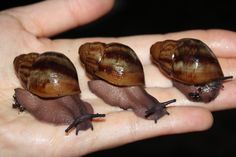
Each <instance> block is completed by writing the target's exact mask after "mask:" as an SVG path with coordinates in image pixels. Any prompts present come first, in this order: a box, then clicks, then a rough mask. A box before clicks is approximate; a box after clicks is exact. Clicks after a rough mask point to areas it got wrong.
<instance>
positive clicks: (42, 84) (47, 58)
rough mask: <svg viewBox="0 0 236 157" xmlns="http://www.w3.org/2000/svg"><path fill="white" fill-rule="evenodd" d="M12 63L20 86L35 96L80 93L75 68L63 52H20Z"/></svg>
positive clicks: (47, 96) (58, 95)
mask: <svg viewBox="0 0 236 157" xmlns="http://www.w3.org/2000/svg"><path fill="white" fill-rule="evenodd" d="M13 63H14V68H15V72H16V75H17V77H18V78H19V79H20V82H21V84H22V86H23V87H24V88H25V89H27V90H28V91H30V92H31V93H33V94H35V95H37V96H40V97H44V98H51V97H60V96H66V95H72V94H75V93H80V88H79V83H78V76H77V72H76V69H75V67H74V65H73V63H72V62H71V61H70V60H69V59H68V58H67V57H66V56H65V55H64V54H61V53H58V52H45V53H42V54H38V53H29V54H22V55H19V56H17V57H16V58H15V59H14V62H13Z"/></svg>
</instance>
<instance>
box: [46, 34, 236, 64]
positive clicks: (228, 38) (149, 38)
mask: <svg viewBox="0 0 236 157" xmlns="http://www.w3.org/2000/svg"><path fill="white" fill-rule="evenodd" d="M180 38H196V39H200V40H202V41H203V42H205V43H206V44H207V45H209V47H210V48H211V49H212V50H213V52H214V53H215V54H216V55H217V57H222V58H236V53H235V51H236V33H235V32H231V31H227V30H192V31H183V32H178V33H170V34H164V35H140V36H129V37H120V38H83V39H77V40H55V41H54V42H53V44H51V43H50V45H49V46H53V49H56V50H59V51H62V52H71V54H72V55H75V56H77V55H78V53H77V52H78V49H79V46H80V45H81V44H84V43H85V42H94V41H100V42H105V43H110V42H120V43H123V44H126V45H128V46H130V47H131V48H132V49H133V50H134V51H135V52H136V53H137V55H138V57H139V58H140V60H141V62H142V64H150V63H151V60H150V47H151V45H152V44H154V43H155V42H157V41H162V40H167V39H180ZM51 48H52V47H51Z"/></svg>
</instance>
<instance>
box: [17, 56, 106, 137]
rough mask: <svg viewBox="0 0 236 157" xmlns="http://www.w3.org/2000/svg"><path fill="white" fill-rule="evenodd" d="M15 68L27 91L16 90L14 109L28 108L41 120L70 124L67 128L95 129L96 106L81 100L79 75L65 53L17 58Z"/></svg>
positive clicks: (77, 129)
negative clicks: (91, 120) (94, 107)
mask: <svg viewBox="0 0 236 157" xmlns="http://www.w3.org/2000/svg"><path fill="white" fill-rule="evenodd" d="M13 64H14V68H15V72H16V75H17V77H18V78H19V80H20V82H21V84H22V86H23V88H24V89H20V88H16V89H15V95H14V99H15V103H14V104H13V108H19V110H20V111H23V110H24V109H26V110H27V111H28V112H30V113H31V114H32V115H33V116H34V117H35V118H37V119H38V120H41V121H44V122H48V123H53V124H70V126H69V127H68V128H67V129H66V132H68V131H69V130H70V129H71V128H73V127H76V134H78V131H79V130H87V129H88V128H92V124H91V122H90V119H92V118H94V117H99V116H101V117H102V116H104V115H102V114H93V108H92V106H91V105H90V104H89V103H87V102H84V101H82V100H80V88H79V82H78V76H77V72H76V69H75V67H74V65H73V63H72V62H71V61H70V60H69V59H68V58H67V57H66V56H65V55H64V54H62V53H58V52H45V53H42V54H38V53H29V54H22V55H19V56H17V57H16V58H15V59H14V61H13Z"/></svg>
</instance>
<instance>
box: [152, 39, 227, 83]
mask: <svg viewBox="0 0 236 157" xmlns="http://www.w3.org/2000/svg"><path fill="white" fill-rule="evenodd" d="M151 55H152V57H153V60H154V62H155V63H156V64H158V65H159V67H160V68H161V70H163V72H164V73H165V74H166V75H167V76H168V77H170V78H172V79H174V80H176V81H179V82H182V83H184V84H188V85H192V84H194V85H201V84H206V83H208V82H211V81H213V80H216V79H219V78H222V77H224V75H223V72H222V69H221V67H220V64H219V62H218V60H217V58H216V56H215V55H214V53H213V52H212V51H211V49H210V48H209V47H208V46H207V45H206V44H204V43H203V42H201V41H200V40H197V39H189V38H184V39H180V40H177V41H173V40H166V41H163V42H157V43H155V44H154V45H152V47H151Z"/></svg>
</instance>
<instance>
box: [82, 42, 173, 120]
mask: <svg viewBox="0 0 236 157" xmlns="http://www.w3.org/2000/svg"><path fill="white" fill-rule="evenodd" d="M79 57H80V61H81V62H82V64H83V65H84V68H85V70H86V72H87V74H88V75H89V76H90V78H91V79H92V80H91V81H89V82H88V85H89V88H90V90H91V91H92V92H93V93H94V94H96V95H97V96H98V97H100V98H101V99H103V101H104V102H106V103H107V104H110V105H112V106H118V107H121V108H123V109H125V110H126V109H129V108H131V109H132V110H133V111H134V113H135V114H136V115H137V116H139V117H142V118H145V119H150V120H154V121H155V122H156V121H157V120H158V119H159V118H161V117H162V116H164V115H165V114H168V112H167V111H166V105H168V104H170V103H173V102H175V101H176V100H175V99H173V100H170V101H167V102H159V101H158V100H157V99H156V98H154V97H153V96H151V95H149V94H148V93H147V92H146V91H145V89H144V86H145V83H144V72H143V66H142V64H141V62H140V60H139V58H138V56H137V55H136V54H135V52H134V51H133V50H132V49H131V48H130V47H128V46H126V45H123V44H120V43H110V44H105V43H101V42H93V43H85V44H83V45H81V46H80V48H79Z"/></svg>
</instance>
